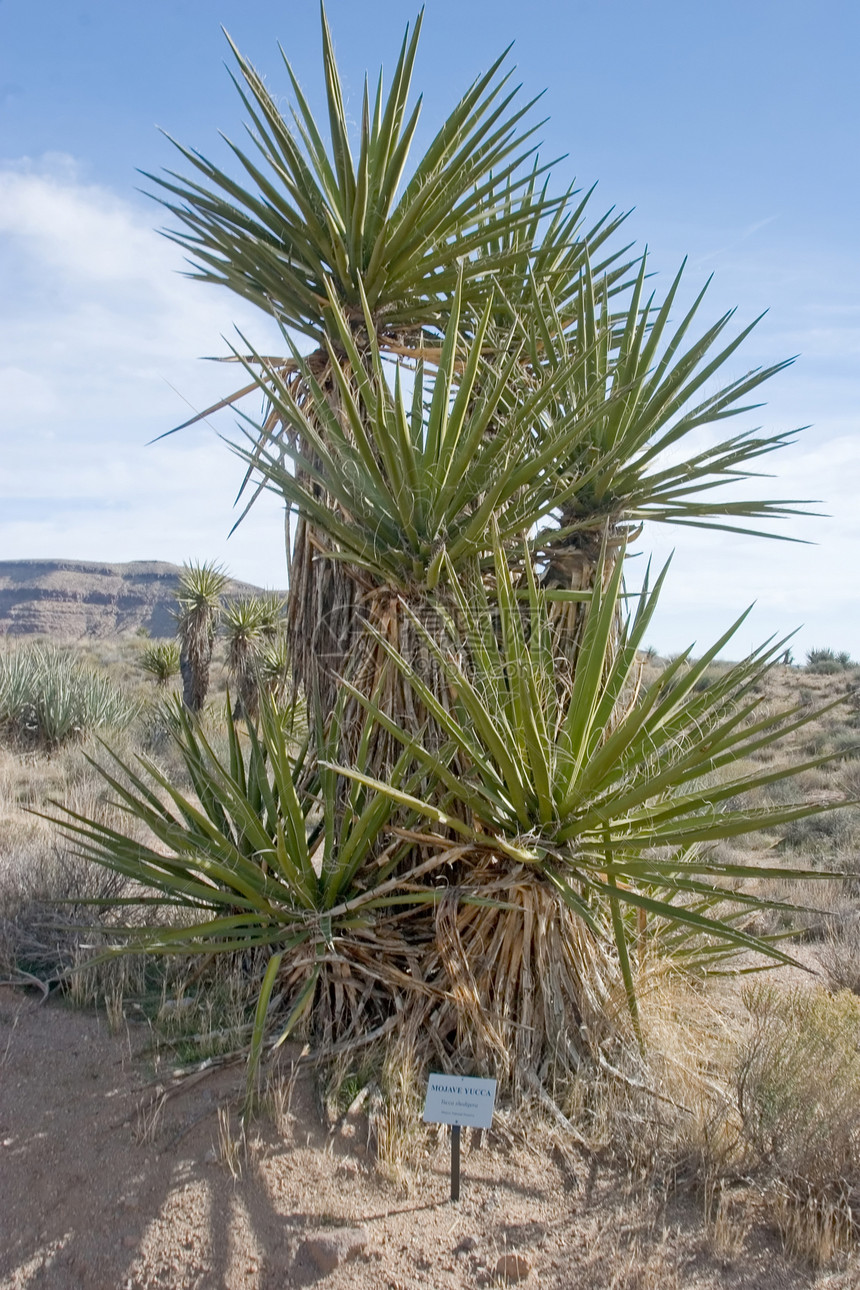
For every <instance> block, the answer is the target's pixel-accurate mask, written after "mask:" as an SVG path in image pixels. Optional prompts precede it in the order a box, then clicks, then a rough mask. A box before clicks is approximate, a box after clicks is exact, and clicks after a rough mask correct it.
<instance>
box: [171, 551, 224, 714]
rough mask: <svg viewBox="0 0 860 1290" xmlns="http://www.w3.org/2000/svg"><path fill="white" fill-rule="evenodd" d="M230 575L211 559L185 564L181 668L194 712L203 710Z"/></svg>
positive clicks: (180, 603)
mask: <svg viewBox="0 0 860 1290" xmlns="http://www.w3.org/2000/svg"><path fill="white" fill-rule="evenodd" d="M228 582H229V577H228V575H227V574H226V572H225V571H224V570H223V569H222V568H220V566H219V565H217V564H214V563H212V562H204V563H202V564H194V563H192V564H186V565H183V566H182V573H181V574H180V576H179V589H178V591H177V593H176V599H177V602H178V610H177V614H176V623H177V626H176V631H177V635H178V636H179V669H180V671H181V673H182V698H183V702H184V703H185V706H186V707H187V708H188V709H189V710H190V711H191V712H200V710H201V709H202V707H203V704H204V703H205V702H206V695H207V694H208V693H209V668H210V666H211V663H212V650H213V648H214V645H215V632H216V630H217V626H218V620H219V616H220V613H221V595H222V592H223V591H224V588H225V587H226V586H227V583H228Z"/></svg>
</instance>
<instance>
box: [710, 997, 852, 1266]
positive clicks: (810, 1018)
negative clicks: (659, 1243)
mask: <svg viewBox="0 0 860 1290" xmlns="http://www.w3.org/2000/svg"><path fill="white" fill-rule="evenodd" d="M744 998H745V1003H746V1006H747V1008H748V1010H749V1014H750V1022H751V1024H750V1028H749V1031H748V1034H747V1037H746V1039H745V1041H744V1042H743V1044H742V1046H741V1050H740V1053H739V1059H738V1065H737V1072H736V1077H735V1080H736V1093H737V1104H738V1110H739V1113H740V1117H741V1123H742V1128H743V1138H742V1147H743V1151H744V1155H745V1156H746V1158H747V1161H748V1164H749V1165H750V1166H751V1167H752V1168H753V1169H754V1170H755V1173H756V1175H757V1176H758V1177H759V1179H760V1181H761V1186H762V1187H763V1191H764V1196H765V1201H766V1204H767V1206H768V1208H769V1210H770V1212H771V1214H772V1215H773V1217H774V1218H775V1220H776V1222H777V1223H778V1225H779V1228H780V1230H781V1232H782V1236H783V1239H784V1241H785V1243H786V1246H787V1247H788V1249H789V1250H790V1251H792V1252H793V1253H794V1254H795V1255H800V1256H801V1257H804V1258H807V1259H809V1260H810V1261H812V1262H813V1263H816V1264H823V1263H828V1262H830V1261H831V1260H832V1259H833V1257H834V1256H835V1255H836V1254H837V1253H839V1252H840V1251H841V1250H845V1249H847V1248H849V1247H850V1246H851V1245H852V1244H853V1243H854V1241H855V1239H856V1236H857V1230H856V1222H855V1217H854V1212H855V1210H856V1207H857V1204H858V1201H860V1158H858V1148H860V999H857V998H856V997H855V996H854V995H853V994H851V993H850V992H849V991H847V990H845V991H841V992H840V993H839V994H836V995H831V994H829V993H827V992H826V991H825V990H823V989H820V988H805V989H804V988H801V989H795V990H791V991H780V990H779V989H777V988H776V987H774V986H772V985H763V986H758V987H756V988H753V989H750V990H747V991H746V993H745V996H744Z"/></svg>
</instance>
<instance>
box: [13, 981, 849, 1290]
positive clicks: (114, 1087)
mask: <svg viewBox="0 0 860 1290" xmlns="http://www.w3.org/2000/svg"><path fill="white" fill-rule="evenodd" d="M145 1040H146V1032H145V1030H144V1028H143V1027H137V1028H133V1029H131V1030H130V1031H128V1032H127V1033H126V1034H125V1035H123V1036H121V1037H114V1036H111V1035H110V1034H109V1033H108V1029H107V1026H106V1023H105V1021H104V1019H103V1018H98V1017H94V1016H92V1015H86V1014H82V1013H79V1012H74V1011H72V1010H70V1009H69V1008H67V1007H65V1006H63V1005H62V1004H55V1003H53V1002H48V1003H45V1004H37V1003H36V1002H35V1000H34V997H33V996H32V995H25V994H22V993H21V992H18V991H12V990H10V989H7V988H3V989H0V1144H2V1145H0V1286H2V1287H3V1288H4V1290H6V1288H8V1290H23V1288H24V1287H40V1288H45V1290H77V1288H80V1290H114V1287H115V1288H116V1290H154V1288H155V1287H164V1288H169V1290H185V1288H188V1290H191V1288H192V1287H193V1288H194V1290H204V1288H208V1287H229V1288H230V1290H234V1288H235V1290H282V1288H284V1287H292V1286H311V1285H317V1284H319V1286H320V1290H346V1287H351V1288H355V1290H380V1288H382V1290H407V1288H411V1287H421V1290H431V1288H432V1287H445V1288H449V1290H450V1288H455V1287H471V1286H479V1285H489V1284H492V1283H494V1281H496V1282H497V1281H498V1279H499V1278H498V1277H494V1274H495V1273H496V1272H497V1270H498V1273H499V1275H500V1277H501V1279H502V1282H503V1281H504V1274H505V1273H507V1278H508V1283H509V1284H513V1283H514V1281H515V1280H516V1278H517V1276H522V1277H523V1278H524V1284H528V1285H532V1286H540V1287H558V1288H559V1290H561V1287H580V1286H581V1287H588V1288H589V1290H598V1288H599V1287H604V1286H605V1287H613V1288H614V1290H658V1288H659V1290H675V1288H679V1290H680V1288H681V1287H683V1288H687V1287H690V1288H695V1290H710V1288H711V1287H713V1288H716V1287H718V1286H719V1287H729V1288H733V1287H734V1288H737V1290H740V1288H741V1287H761V1288H762V1290H795V1288H802V1287H811V1286H813V1285H814V1286H816V1287H825V1286H827V1287H828V1288H829V1290H837V1288H838V1290H849V1287H856V1286H857V1285H860V1272H858V1270H857V1269H856V1268H855V1269H854V1271H853V1272H850V1273H849V1272H843V1273H841V1274H840V1275H838V1276H837V1275H831V1276H829V1277H825V1276H819V1277H818V1278H817V1279H816V1278H815V1277H814V1276H813V1275H812V1274H811V1273H808V1272H805V1271H803V1270H802V1269H798V1268H797V1267H792V1266H791V1265H790V1264H788V1263H787V1262H786V1261H785V1260H784V1259H783V1257H782V1255H781V1253H780V1251H779V1247H778V1243H777V1241H776V1239H775V1238H774V1237H771V1236H768V1235H767V1234H766V1233H757V1234H754V1235H753V1236H751V1237H750V1238H748V1240H747V1243H746V1247H745V1248H744V1250H743V1251H742V1252H741V1253H740V1254H738V1255H737V1256H736V1257H735V1258H734V1259H733V1260H722V1261H721V1260H719V1259H717V1258H716V1257H715V1256H714V1255H713V1253H712V1252H711V1251H710V1247H709V1245H708V1242H707V1241H706V1240H705V1236H704V1233H703V1230H702V1225H701V1215H700V1212H699V1206H698V1204H697V1203H696V1202H695V1201H694V1199H692V1198H688V1199H686V1200H683V1199H677V1198H676V1199H675V1200H673V1201H672V1202H671V1204H670V1205H669V1207H668V1208H667V1207H666V1206H665V1205H663V1204H661V1203H659V1202H658V1200H657V1198H656V1197H652V1196H649V1195H648V1194H647V1193H639V1194H634V1193H631V1192H630V1191H629V1189H625V1188H623V1187H622V1186H621V1185H620V1184H619V1183H618V1181H617V1178H613V1177H610V1176H608V1175H607V1176H603V1174H602V1172H601V1171H600V1170H597V1169H595V1168H592V1169H591V1170H589V1168H588V1167H587V1165H586V1162H585V1161H583V1162H581V1163H576V1164H574V1166H573V1168H571V1167H570V1166H569V1165H565V1164H564V1162H563V1161H561V1160H560V1159H557V1158H553V1157H552V1156H541V1155H539V1154H536V1153H535V1152H534V1151H526V1150H524V1149H523V1148H518V1147H508V1148H505V1147H504V1145H503V1144H501V1143H498V1142H494V1143H493V1144H492V1145H490V1146H487V1145H485V1146H483V1147H480V1148H476V1147H470V1146H469V1145H468V1144H467V1145H466V1150H465V1154H464V1158H463V1166H464V1184H463V1198H462V1200H461V1202H460V1204H459V1205H458V1206H452V1205H451V1204H450V1203H449V1202H448V1201H447V1187H448V1177H447V1154H446V1145H445V1143H444V1142H443V1141H440V1142H439V1144H438V1148H437V1149H436V1150H435V1151H434V1152H432V1153H430V1154H428V1155H427V1157H426V1158H425V1162H424V1167H423V1168H422V1169H421V1171H420V1173H419V1177H418V1178H417V1180H416V1181H415V1184H414V1186H413V1188H412V1189H411V1192H410V1194H408V1195H407V1194H405V1193H404V1192H403V1191H402V1190H400V1189H398V1188H397V1187H396V1186H394V1185H393V1184H392V1183H389V1182H387V1181H385V1180H384V1179H382V1178H381V1177H380V1176H379V1174H378V1173H377V1171H376V1170H375V1169H374V1168H373V1166H372V1164H371V1163H370V1162H369V1161H368V1160H367V1159H366V1157H365V1156H364V1154H363V1151H362V1142H361V1134H360V1133H357V1134H355V1135H354V1136H353V1137H352V1138H344V1137H343V1136H339V1137H337V1138H335V1139H332V1138H331V1137H330V1136H329V1135H328V1134H327V1133H326V1132H325V1130H324V1129H323V1126H322V1125H321V1122H320V1118H319V1115H318V1114H317V1111H316V1108H315V1104H314V1099H313V1096H312V1091H311V1086H310V1082H309V1080H307V1079H305V1080H303V1081H301V1082H297V1084H296V1086H295V1089H294V1091H293V1096H292V1100H291V1103H290V1109H289V1111H288V1112H287V1111H286V1110H285V1109H284V1113H283V1114H282V1115H281V1116H280V1118H279V1124H278V1129H277V1131H276V1130H275V1127H274V1126H273V1125H272V1124H271V1123H263V1124H262V1126H261V1128H260V1131H259V1136H257V1137H256V1138H255V1139H254V1141H253V1142H252V1144H251V1149H250V1151H249V1153H248V1157H247V1159H246V1161H245V1163H244V1167H243V1173H242V1176H241V1178H239V1179H238V1180H234V1179H233V1178H232V1177H231V1174H230V1171H229V1169H228V1168H227V1166H226V1165H225V1163H224V1159H223V1157H224V1152H223V1150H222V1149H221V1148H220V1147H219V1145H218V1143H219V1130H218V1124H219V1120H218V1107H219V1104H222V1103H224V1101H225V1100H226V1099H228V1098H230V1097H231V1096H233V1095H235V1094H236V1092H237V1091H238V1088H239V1087H240V1083H241V1072H240V1071H235V1072H232V1073H222V1074H220V1075H219V1076H217V1077H213V1078H212V1079H210V1080H206V1081H201V1082H200V1083H198V1084H197V1085H196V1086H195V1087H194V1088H192V1089H191V1090H190V1091H188V1092H187V1093H185V1094H184V1095H183V1096H182V1097H179V1098H172V1099H170V1100H169V1101H168V1103H167V1105H166V1106H165V1107H164V1110H163V1113H162V1114H161V1115H160V1116H159V1117H158V1119H157V1121H156V1123H155V1125H154V1126H151V1125H150V1126H149V1127H150V1128H152V1127H154V1135H153V1134H148V1133H147V1132H146V1129H147V1125H148V1121H147V1119H146V1115H145V1114H144V1113H143V1112H142V1111H141V1105H142V1104H143V1105H146V1099H145V1097H144V1093H145V1091H146V1090H145V1084H146V1081H147V1079H148V1078H150V1076H151V1071H148V1070H147V1065H146V1062H145V1061H144V1060H143V1059H142V1058H141V1057H140V1055H139V1054H140V1050H141V1048H142V1047H143V1045H144V1043H145ZM343 1229H348V1230H347V1232H346V1233H344V1231H343ZM350 1244H352V1245H354V1246H355V1245H359V1246H362V1248H360V1249H356V1250H353V1252H352V1253H351V1254H350V1251H349V1246H350ZM327 1251H328V1253H327ZM514 1256H517V1257H516V1259H515V1258H514ZM331 1262H334V1263H335V1264H336V1266H334V1267H333V1269H332V1270H331V1271H325V1270H324V1268H325V1267H327V1266H328V1265H329V1264H330V1263H331Z"/></svg>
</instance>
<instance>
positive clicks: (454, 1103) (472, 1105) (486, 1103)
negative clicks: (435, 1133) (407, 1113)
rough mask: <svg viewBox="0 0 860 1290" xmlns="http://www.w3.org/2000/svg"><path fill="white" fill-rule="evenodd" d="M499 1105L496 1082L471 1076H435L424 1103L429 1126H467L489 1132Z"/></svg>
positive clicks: (428, 1085) (432, 1077)
mask: <svg viewBox="0 0 860 1290" xmlns="http://www.w3.org/2000/svg"><path fill="white" fill-rule="evenodd" d="M495 1104H496V1081H495V1080H494V1079H473V1078H472V1077H471V1076H469V1075H431V1076H430V1078H429V1079H428V1081H427V1098H426V1100H425V1102H424V1123H425V1124H465V1125H468V1126H469V1128H474V1129H489V1128H490V1127H491V1125H492V1123H493V1107H494V1106H495Z"/></svg>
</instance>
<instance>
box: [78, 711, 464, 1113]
mask: <svg viewBox="0 0 860 1290" xmlns="http://www.w3.org/2000/svg"><path fill="white" fill-rule="evenodd" d="M165 715H166V717H167V719H168V728H169V730H170V732H171V735H172V737H173V740H174V742H175V745H176V748H177V750H178V752H179V754H180V756H181V759H182V762H183V764H184V767H185V770H186V772H187V775H188V778H189V779H190V781H191V784H192V786H193V793H190V794H189V793H187V792H185V793H184V792H181V791H180V790H179V789H178V788H176V787H175V785H174V784H173V783H172V782H171V780H170V779H169V778H168V777H167V776H166V775H165V774H164V773H163V772H162V771H161V770H160V768H159V767H158V766H157V765H156V763H155V762H153V761H151V760H150V759H149V758H146V757H140V758H138V763H139V764H138V765H132V764H130V763H127V762H124V761H122V759H121V758H119V757H118V756H116V754H111V758H112V762H113V768H111V767H110V765H108V766H104V765H102V766H100V767H99V769H100V773H101V774H102V775H103V777H104V778H105V780H106V782H107V784H108V785H109V786H110V788H111V790H112V791H113V794H114V796H115V800H116V802H117V804H118V805H119V806H120V807H121V808H122V809H123V810H125V811H126V812H127V813H128V814H129V816H130V817H131V818H132V819H134V820H135V822H136V824H137V826H138V837H136V838H135V839H134V840H133V839H131V838H130V837H126V836H125V835H124V834H123V833H122V832H119V831H117V830H116V829H114V828H111V827H109V826H108V825H106V824H104V823H103V822H101V821H95V820H89V819H86V818H85V817H83V816H81V815H78V814H77V813H75V812H74V811H72V810H69V809H68V808H67V807H65V806H62V805H60V804H58V803H54V804H53V805H54V806H55V807H58V809H59V810H60V812H61V814H60V815H59V816H58V817H56V819H57V821H58V823H60V825H61V827H62V829H63V831H64V833H65V834H66V836H67V838H68V840H69V842H70V844H71V845H72V846H73V847H74V848H75V849H76V850H77V852H78V854H80V855H82V856H84V857H86V858H88V859H90V860H92V861H94V862H96V863H97V864H100V865H102V866H105V867H107V868H109V869H111V870H113V871H114V872H116V873H118V874H120V875H123V876H124V877H126V878H129V879H131V880H132V881H133V882H135V883H137V884H139V885H140V886H141V887H143V888H144V889H146V890H147V891H149V892H150V893H153V895H152V896H151V898H150V903H151V904H152V905H154V906H156V907H157V908H159V909H160V911H161V918H160V920H159V921H158V922H157V923H156V924H155V925H149V926H145V927H141V926H140V925H130V926H125V927H123V926H122V925H121V924H117V925H116V926H115V927H113V928H112V934H113V936H114V938H115V945H114V947H113V950H112V951H109V952H120V953H123V952H124V953H129V952H134V953H138V952H145V953H149V954H171V955H180V956H182V955H186V956H191V955H194V956H196V955H202V954H206V955H210V954H216V955H217V954H230V955H236V954H239V953H242V954H244V956H245V962H246V964H247V960H248V956H249V955H254V954H256V955H257V956H258V957H257V962H258V963H259V968H258V969H257V978H258V987H259V996H258V997H259V1003H258V1007H257V1012H256V1017H255V1020H254V1022H253V1025H252V1024H251V1023H250V1022H249V1028H248V1029H249V1032H250V1033H252V1063H251V1073H250V1080H251V1082H250V1083H249V1089H251V1088H252V1085H253V1077H254V1075H255V1072H256V1068H257V1064H258V1062H259V1058H260V1053H261V1050H262V1046H263V1043H264V1040H265V1038H266V1034H267V1026H266V1018H267V1013H269V1011H270V1008H271V1011H272V1013H273V1014H274V1015H275V1016H277V1012H278V1009H279V1008H280V1009H281V1012H282V1013H283V1016H282V1020H281V1024H280V1027H279V1028H278V1035H279V1039H280V1040H281V1041H282V1040H283V1039H285V1038H286V1037H287V1035H288V1034H289V1033H290V1031H291V1030H292V1028H293V1027H294V1025H295V1024H296V1023H297V1021H298V1020H299V1019H300V1018H301V1017H302V1015H303V1014H304V1013H305V1012H306V1011H307V1012H309V1014H310V1016H311V1025H310V1029H311V1033H312V1035H313V1037H314V1040H315V1042H316V1043H317V1044H318V1045H320V1046H322V1047H323V1048H324V1049H325V1048H328V1049H329V1050H330V1051H335V1050H336V1049H338V1048H342V1047H343V1046H344V1045H347V1046H348V1045H349V1044H350V1043H354V1044H355V1046H357V1047H360V1046H361V1045H362V1044H364V1043H366V1042H368V1035H367V1031H370V1032H371V1033H372V1034H373V1035H375V1036H378V1035H381V1034H385V1033H389V1032H390V1031H391V1030H392V1029H393V1027H394V1026H395V1024H396V1022H397V1017H398V1012H397V1009H396V1008H395V1006H394V1000H395V998H399V997H400V995H401V994H402V993H403V992H404V991H405V992H407V993H408V992H409V991H417V992H419V993H421V992H425V993H426V987H425V986H424V984H423V982H422V979H421V973H420V970H419V961H420V956H421V950H422V942H423V937H422V934H421V933H420V931H419V933H418V934H415V935H412V936H410V935H409V929H410V923H411V922H414V921H415V919H414V914H415V912H416V911H420V908H421V906H422V905H428V904H429V905H432V904H433V902H434V900H435V899H436V898H437V894H436V893H434V891H433V890H432V888H430V889H424V890H419V889H416V883H417V882H418V881H419V880H420V879H422V878H426V876H427V875H428V874H429V873H430V872H431V871H433V870H436V869H441V868H442V867H443V865H444V864H445V863H446V861H447V860H448V859H449V854H448V852H447V851H446V853H445V854H434V855H433V856H431V857H430V858H429V859H428V858H426V857H425V858H421V857H416V856H414V855H413V854H412V843H411V839H410V833H409V824H410V823H411V822H412V821H411V819H410V817H409V816H408V815H407V816H403V817H402V818H401V820H400V824H399V826H398V827H391V828H390V829H389V828H388V826H389V823H390V821H391V817H392V814H393V813H394V810H395V808H394V806H393V804H392V802H391V800H390V798H389V797H388V796H387V795H385V794H380V793H378V792H376V790H374V789H366V788H363V787H362V786H360V785H358V784H354V785H352V786H349V785H347V790H348V791H347V792H346V793H341V792H339V791H338V786H337V776H336V774H335V773H334V772H333V771H331V770H329V769H327V768H326V764H325V763H326V758H327V756H330V755H331V753H332V752H333V751H334V744H333V742H332V736H331V735H330V734H329V735H323V733H322V731H321V730H320V728H319V726H317V727H316V730H315V731H314V732H312V733H311V734H310V735H309V736H308V738H307V739H306V740H305V742H304V744H303V745H301V746H300V747H298V748H297V749H293V750H292V751H291V749H290V738H289V734H288V732H287V730H286V728H285V725H284V722H283V719H282V716H281V714H280V713H279V711H278V709H277V707H276V706H275V705H274V704H272V703H271V702H269V701H264V702H263V703H262V705H261V709H260V720H259V726H255V725H252V724H249V725H248V726H247V728H246V738H245V739H244V740H243V738H242V737H241V734H240V728H239V725H238V723H237V722H236V720H235V719H234V717H233V715H232V713H231V712H230V707H229V703H228V705H227V708H226V711H225V714H224V722H225V726H226V732H227V741H228V748H227V755H226V757H222V756H221V755H219V754H218V753H217V752H216V750H215V749H214V748H213V746H212V744H211V743H210V742H209V740H208V739H207V737H206V736H205V734H204V733H203V731H202V730H201V728H200V725H199V722H198V721H197V720H196V719H195V718H194V717H193V716H192V715H191V714H190V713H189V712H188V710H187V708H185V707H184V706H183V705H181V704H179V703H177V704H175V705H174V706H172V707H169V706H168V707H167V708H165ZM371 726H372V723H368V724H367V733H366V737H369V735H370V730H371ZM316 740H320V741H322V742H321V744H320V745H319V746H315V741H316ZM93 764H94V765H95V764H96V763H95V762H94V763H93ZM410 765H411V757H410V756H409V754H404V755H403V756H401V758H400V759H399V762H398V763H397V765H396V766H395V767H394V768H393V771H392V775H391V783H392V784H393V785H399V786H401V787H402V788H403V789H404V791H405V792H407V794H408V793H409V792H411V791H415V790H416V789H417V788H418V787H419V785H420V784H421V783H422V781H423V778H424V775H423V771H418V772H417V773H416V772H414V771H413V772H412V773H411V774H410V773H408V772H409V768H410ZM141 826H143V828H144V829H145V830H146V831H148V834H149V837H150V839H151V841H150V842H146V841H141V840H140V836H139V834H140V829H141ZM276 983H277V985H278V991H277V999H276V1001H274V1002H273V999H272V992H273V990H274V987H275V984H276ZM284 1018H285V1019H284Z"/></svg>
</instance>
